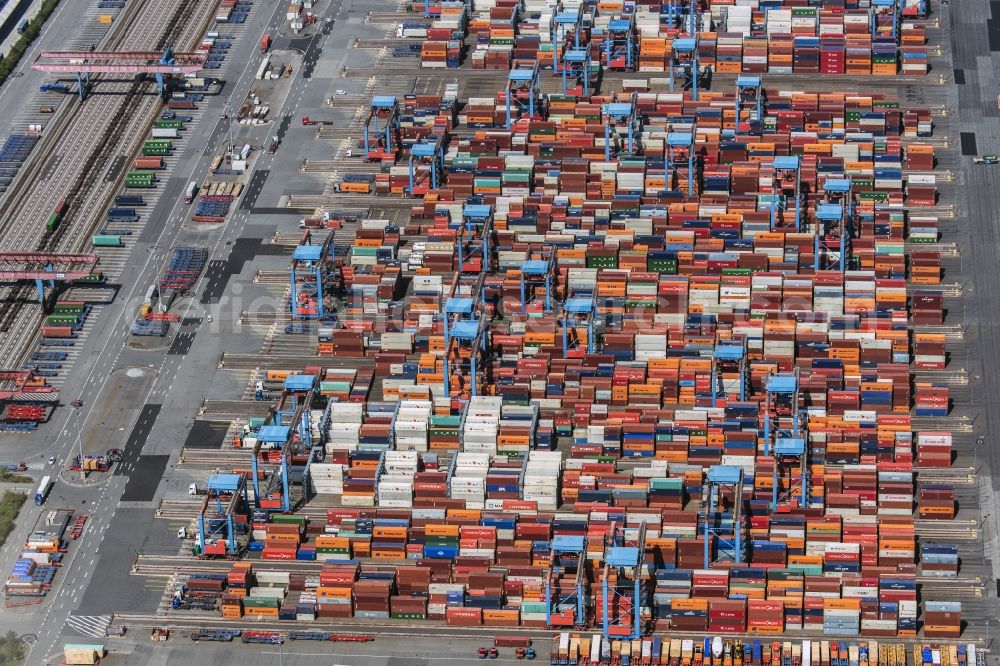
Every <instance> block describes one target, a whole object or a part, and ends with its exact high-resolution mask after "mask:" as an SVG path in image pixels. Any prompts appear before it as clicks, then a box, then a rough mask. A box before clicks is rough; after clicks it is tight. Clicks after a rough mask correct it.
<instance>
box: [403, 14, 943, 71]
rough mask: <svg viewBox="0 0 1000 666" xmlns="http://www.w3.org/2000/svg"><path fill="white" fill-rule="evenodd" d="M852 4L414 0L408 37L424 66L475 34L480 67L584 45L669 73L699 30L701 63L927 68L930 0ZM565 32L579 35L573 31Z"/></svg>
mask: <svg viewBox="0 0 1000 666" xmlns="http://www.w3.org/2000/svg"><path fill="white" fill-rule="evenodd" d="M852 4H853V6H850V5H852ZM865 4H867V3H865ZM581 5H582V6H581ZM848 5H849V6H845V5H844V4H843V3H840V4H838V3H831V2H824V3H822V5H821V6H816V3H812V4H811V5H810V6H807V5H806V3H798V2H785V3H782V2H767V3H757V2H752V3H739V4H732V3H729V2H714V1H711V2H699V3H696V4H695V14H696V18H695V20H694V21H693V23H692V22H691V20H690V14H688V13H687V12H688V3H684V2H678V3H670V4H667V3H660V2H641V1H640V2H621V1H614V0H612V1H610V2H599V3H579V2H563V3H561V4H560V6H559V7H558V8H556V7H554V6H553V5H552V3H548V2H544V1H542V0H528V1H527V2H518V1H517V0H486V1H485V2H477V3H475V8H474V9H470V8H469V6H467V5H466V4H465V3H462V2H457V1H454V0H453V1H444V2H440V1H436V2H431V3H419V4H414V5H413V10H414V11H417V12H422V13H424V14H425V16H427V18H429V19H432V22H430V23H427V24H424V26H423V27H424V28H425V29H424V30H420V28H421V24H419V23H417V24H414V25H413V26H412V27H411V28H410V31H409V32H407V33H405V36H415V35H416V33H417V32H419V33H420V36H423V37H426V38H427V40H426V41H425V42H424V43H423V44H422V51H421V64H422V66H423V67H449V68H455V67H459V66H460V59H461V57H462V50H463V40H464V39H465V37H466V34H467V33H468V34H471V35H472V36H473V37H474V42H473V45H472V49H471V51H470V54H471V55H470V59H471V62H472V63H473V64H472V66H473V67H475V68H478V69H507V68H508V67H509V66H510V64H511V62H512V60H517V59H535V60H538V62H539V63H540V64H541V66H542V67H543V68H545V69H558V68H559V67H560V58H561V56H562V54H563V52H564V50H565V49H568V48H573V49H582V50H584V51H586V52H587V54H588V56H589V58H590V62H591V64H592V65H593V66H595V67H607V68H609V69H621V70H625V69H628V70H631V71H640V72H664V71H667V68H668V67H669V64H670V62H671V57H672V50H673V42H674V40H676V39H683V38H687V37H693V36H695V35H697V40H698V41H697V56H698V61H699V63H700V64H701V65H702V66H704V67H710V68H713V69H714V71H715V72H717V73H720V74H738V73H741V72H742V73H754V74H763V73H772V74H776V73H780V74H784V73H789V74H790V73H813V74H819V73H823V74H866V75H867V74H874V75H889V76H891V75H895V74H897V73H904V74H914V75H921V74H926V73H927V71H928V62H927V53H928V51H927V39H926V35H925V32H924V26H923V24H922V22H919V21H917V20H916V19H920V18H922V17H923V16H924V15H925V14H926V11H927V10H926V6H925V3H923V2H914V3H903V4H902V6H898V5H896V4H890V5H875V6H873V7H867V6H866V7H859V6H858V4H857V3H848ZM567 12H569V13H572V14H577V13H579V14H580V16H581V21H580V24H579V25H580V29H579V30H578V33H579V34H577V31H576V29H575V26H574V25H573V24H572V23H570V24H569V25H570V26H571V27H570V28H566V25H567V24H565V23H560V22H559V20H558V19H557V15H558V14H560V13H563V14H565V13H567ZM622 21H625V22H627V23H630V24H631V28H630V30H631V33H632V39H631V41H630V42H629V44H628V45H627V48H630V49H631V50H632V51H633V53H632V54H631V57H629V56H626V55H624V54H623V53H622V52H621V51H620V50H618V49H615V48H614V46H613V41H614V39H615V37H616V35H618V34H620V30H621V22H622ZM692 26H693V28H694V29H693V31H692ZM567 32H568V33H569V34H571V36H572V39H569V40H566V39H565V37H566V35H567ZM446 56H447V57H446ZM636 56H638V59H637V60H636Z"/></svg>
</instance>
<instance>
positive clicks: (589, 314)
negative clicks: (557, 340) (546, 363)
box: [562, 291, 597, 356]
mask: <svg viewBox="0 0 1000 666" xmlns="http://www.w3.org/2000/svg"><path fill="white" fill-rule="evenodd" d="M596 322H597V292H596V291H591V292H589V293H582V292H581V293H575V294H573V296H571V297H570V298H567V299H566V302H565V303H563V316H562V348H563V356H566V355H567V354H569V350H570V338H569V329H570V328H576V327H577V326H586V327H587V353H588V354H593V353H594V348H595V340H594V335H595V331H594V324H595V323H596ZM574 337H575V336H574Z"/></svg>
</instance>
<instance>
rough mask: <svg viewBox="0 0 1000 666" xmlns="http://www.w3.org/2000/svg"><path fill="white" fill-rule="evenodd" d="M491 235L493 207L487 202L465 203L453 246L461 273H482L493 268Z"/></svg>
mask: <svg viewBox="0 0 1000 666" xmlns="http://www.w3.org/2000/svg"><path fill="white" fill-rule="evenodd" d="M492 235H493V207H492V206H491V205H489V204H469V203H467V204H465V205H464V206H463V207H462V224H461V226H459V228H458V238H457V239H456V242H455V247H456V249H457V251H458V269H459V271H461V272H463V273H482V272H484V271H485V272H489V271H491V270H492V269H493V261H492V256H493V255H492V254H491V252H492V247H491V245H490V237H491V236H492Z"/></svg>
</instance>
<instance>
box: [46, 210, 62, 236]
mask: <svg viewBox="0 0 1000 666" xmlns="http://www.w3.org/2000/svg"><path fill="white" fill-rule="evenodd" d="M58 226H59V213H52V214H51V215H49V219H48V221H47V222H46V223H45V230H46V231H48V232H49V233H52V232H53V231H55V230H56V227H58Z"/></svg>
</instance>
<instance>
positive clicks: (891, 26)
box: [868, 0, 901, 44]
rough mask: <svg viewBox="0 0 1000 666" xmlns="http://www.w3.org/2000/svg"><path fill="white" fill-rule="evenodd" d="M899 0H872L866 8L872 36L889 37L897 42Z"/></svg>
mask: <svg viewBox="0 0 1000 666" xmlns="http://www.w3.org/2000/svg"><path fill="white" fill-rule="evenodd" d="M900 14H901V12H900V9H899V0H872V2H871V6H870V7H869V8H868V25H869V28H870V29H871V36H872V38H873V39H874V38H879V37H881V38H885V39H891V40H892V41H893V42H895V43H897V44H898V43H899V22H900Z"/></svg>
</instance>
